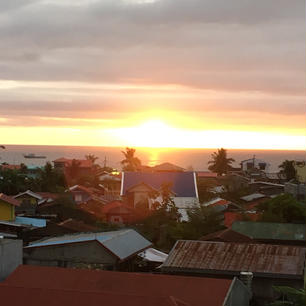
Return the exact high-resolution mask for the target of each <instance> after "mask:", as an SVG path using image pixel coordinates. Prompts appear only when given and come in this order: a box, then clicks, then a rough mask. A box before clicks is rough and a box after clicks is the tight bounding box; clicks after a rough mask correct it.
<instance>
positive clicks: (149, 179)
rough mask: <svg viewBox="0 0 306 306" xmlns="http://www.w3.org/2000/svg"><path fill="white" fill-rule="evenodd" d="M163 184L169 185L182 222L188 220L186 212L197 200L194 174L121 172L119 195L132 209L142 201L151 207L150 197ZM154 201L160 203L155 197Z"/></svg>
mask: <svg viewBox="0 0 306 306" xmlns="http://www.w3.org/2000/svg"><path fill="white" fill-rule="evenodd" d="M164 183H169V184H170V185H171V192H172V195H173V200H174V203H175V205H176V207H177V208H178V209H179V212H180V213H181V215H182V216H183V217H182V218H183V220H184V219H186V218H188V217H187V213H186V211H187V210H188V209H190V208H192V207H193V206H194V205H197V204H198V199H199V196H198V190H197V183H196V175H195V173H194V172H157V173H147V172H123V173H122V181H121V194H120V195H121V196H122V197H125V198H126V199H127V201H128V204H129V205H130V206H132V207H134V208H135V207H136V206H137V205H138V204H139V203H143V202H144V201H148V205H149V207H151V204H152V202H153V200H151V197H150V195H151V194H152V192H159V191H160V189H161V186H162V184H164ZM155 201H161V198H160V197H157V198H156V199H155Z"/></svg>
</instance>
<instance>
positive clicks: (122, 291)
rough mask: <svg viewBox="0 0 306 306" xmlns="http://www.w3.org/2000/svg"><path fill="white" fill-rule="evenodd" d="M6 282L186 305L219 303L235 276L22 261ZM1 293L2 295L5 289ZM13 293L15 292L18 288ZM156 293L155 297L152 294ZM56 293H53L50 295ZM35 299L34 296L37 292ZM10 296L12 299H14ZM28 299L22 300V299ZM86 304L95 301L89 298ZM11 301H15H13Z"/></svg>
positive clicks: (8, 283) (15, 285)
mask: <svg viewBox="0 0 306 306" xmlns="http://www.w3.org/2000/svg"><path fill="white" fill-rule="evenodd" d="M44 276H46V277H44ZM4 284H5V285H6V286H14V287H24V288H27V289H29V288H45V289H49V290H64V291H67V290H73V291H74V292H75V293H76V292H79V291H81V292H88V293H89V292H99V293H103V292H107V293H109V294H112V296H113V295H117V296H121V304H120V302H119V304H115V305H120V306H121V305H125V304H126V300H125V298H126V297H128V296H139V295H140V296H145V297H147V298H148V297H149V299H152V301H153V302H154V303H153V304H152V302H147V301H146V300H142V303H143V304H142V306H143V305H155V306H156V305H164V304H163V303H162V300H158V299H157V298H158V297H163V298H167V297H169V296H172V297H174V298H175V299H178V300H181V301H184V302H185V303H187V305H191V306H202V305H203V304H205V305H209V306H220V305H222V304H223V302H224V300H225V298H226V295H227V293H228V291H229V289H230V286H231V284H232V280H230V279H214V278H204V277H203V278H202V277H201V278H199V277H184V276H174V275H161V274H149V273H130V272H115V271H101V270H100V271H94V270H85V269H84V270H81V269H69V268H56V267H43V266H30V265H21V266H19V267H18V268H17V269H16V270H15V271H14V272H13V273H12V274H11V275H10V276H9V277H8V278H7V279H6V280H5V282H4ZM0 287H1V286H0ZM42 292H43V291H42ZM57 292H58V291H56V293H57ZM199 292H201V294H199ZM11 293H12V291H11ZM35 293H36V291H34V292H32V294H31V295H28V297H30V296H33V295H34V296H35ZM37 293H39V291H37ZM0 294H1V296H3V295H2V292H1V293H0ZM22 294H24V293H22ZM39 294H40V293H39ZM14 295H16V292H15V293H14ZM154 296H155V297H156V299H154V298H152V297H154ZM53 297H54V296H52V297H51V296H50V298H53ZM32 299H33V300H35V299H36V296H35V298H32ZM32 299H31V300H32ZM9 300H10V301H11V299H9ZM25 300H28V299H25ZM25 300H23V303H24V301H25ZM75 300H77V298H75ZM107 301H108V300H107ZM122 301H124V303H123V302H122ZM100 302H101V301H100ZM134 303H135V301H134ZM87 304H88V305H92V304H89V303H88V301H87ZM129 304H130V305H133V306H135V305H138V304H137V303H136V304H133V303H130V302H128V305H129ZM10 305H12V304H11V303H10ZM40 305H42V304H40ZM44 305H48V304H44ZM52 305H53V304H52ZM55 305H59V304H55ZM74 305H75V304H74ZM94 305H96V304H94ZM100 305H108V306H109V305H113V304H109V303H108V302H107V303H105V300H104V301H103V304H100ZM166 305H171V304H166ZM174 305H176V304H174ZM178 305H179V304H178Z"/></svg>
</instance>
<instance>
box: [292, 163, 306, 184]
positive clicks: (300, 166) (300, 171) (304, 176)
mask: <svg viewBox="0 0 306 306" xmlns="http://www.w3.org/2000/svg"><path fill="white" fill-rule="evenodd" d="M293 167H294V169H295V173H296V179H297V180H298V182H299V183H302V184H306V161H305V160H303V161H294V163H293Z"/></svg>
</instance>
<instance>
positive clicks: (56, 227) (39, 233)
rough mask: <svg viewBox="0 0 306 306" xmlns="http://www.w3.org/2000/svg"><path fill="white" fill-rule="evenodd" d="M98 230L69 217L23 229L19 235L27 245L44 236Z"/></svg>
mask: <svg viewBox="0 0 306 306" xmlns="http://www.w3.org/2000/svg"><path fill="white" fill-rule="evenodd" d="M0 226H1V224H0ZM0 228H1V227H0ZM98 231H99V229H98V228H96V227H94V226H92V225H89V224H86V223H84V222H83V221H80V220H75V219H72V218H69V219H66V220H64V221H61V222H54V221H49V222H48V223H47V224H46V226H45V227H40V228H34V229H33V228H29V229H25V230H24V231H23V232H22V234H20V235H19V237H20V238H22V240H23V241H24V244H25V245H27V244H28V243H30V242H32V241H35V240H39V239H43V238H46V237H54V236H61V235H65V234H73V233H81V232H84V233H85V232H98Z"/></svg>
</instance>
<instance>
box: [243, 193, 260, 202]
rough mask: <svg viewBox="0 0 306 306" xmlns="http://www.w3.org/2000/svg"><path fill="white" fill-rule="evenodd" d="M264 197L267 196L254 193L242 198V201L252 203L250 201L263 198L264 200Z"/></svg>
mask: <svg viewBox="0 0 306 306" xmlns="http://www.w3.org/2000/svg"><path fill="white" fill-rule="evenodd" d="M264 197H266V195H265V194H262V193H252V194H249V195H247V196H244V197H241V198H240V199H241V200H243V201H246V202H250V201H253V200H257V199H261V198H264Z"/></svg>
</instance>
